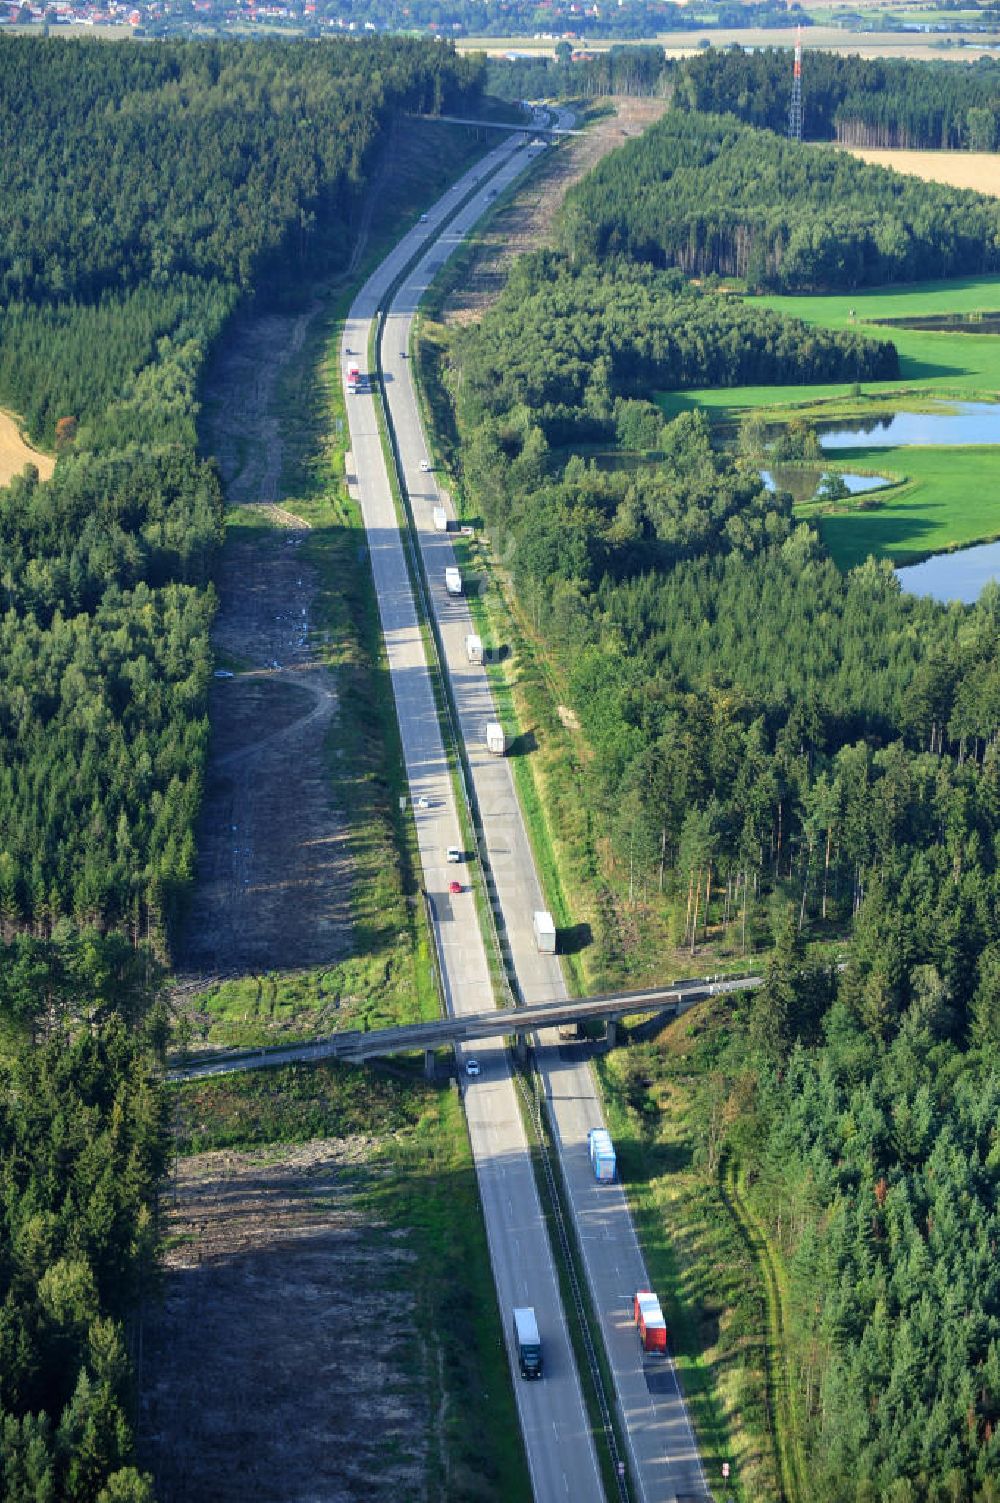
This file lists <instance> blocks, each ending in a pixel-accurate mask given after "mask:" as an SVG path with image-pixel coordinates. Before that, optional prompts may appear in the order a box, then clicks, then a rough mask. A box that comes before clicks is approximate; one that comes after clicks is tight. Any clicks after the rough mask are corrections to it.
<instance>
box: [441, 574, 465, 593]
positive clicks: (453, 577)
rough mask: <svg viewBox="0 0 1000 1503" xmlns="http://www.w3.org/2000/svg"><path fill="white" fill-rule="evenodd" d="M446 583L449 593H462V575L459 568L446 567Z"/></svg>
mask: <svg viewBox="0 0 1000 1503" xmlns="http://www.w3.org/2000/svg"><path fill="white" fill-rule="evenodd" d="M444 583H445V589H446V590H447V591H448V594H449V595H461V593H462V576H461V574H460V573H459V572H458V570H457V569H445V571H444Z"/></svg>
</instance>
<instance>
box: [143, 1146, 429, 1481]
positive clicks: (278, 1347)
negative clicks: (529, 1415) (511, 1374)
mask: <svg viewBox="0 0 1000 1503" xmlns="http://www.w3.org/2000/svg"><path fill="white" fill-rule="evenodd" d="M371 1149H372V1140H370V1139H367V1138H350V1139H343V1140H333V1139H317V1140H314V1141H313V1142H311V1143H307V1144H305V1145H303V1146H302V1147H297V1148H282V1149H281V1150H274V1149H270V1150H260V1151H251V1152H239V1153H237V1152H229V1151H223V1152H214V1153H206V1154H200V1155H198V1156H196V1157H193V1158H188V1159H182V1160H181V1161H180V1163H179V1165H178V1168H177V1171H176V1174H175V1177H174V1179H173V1181H172V1184H171V1186H170V1190H169V1192H168V1194H167V1195H166V1196H165V1197H164V1199H165V1209H166V1220H167V1225H166V1232H167V1239H168V1243H167V1245H168V1249H169V1250H168V1252H167V1255H166V1258H165V1270H164V1289H163V1301H162V1304H161V1305H160V1306H159V1307H158V1308H156V1309H153V1310H151V1311H148V1312H147V1315H146V1320H145V1329H144V1361H143V1366H144V1374H143V1378H144V1384H143V1402H142V1411H141V1415H140V1424H139V1451H140V1457H141V1462H142V1465H143V1466H144V1467H148V1468H149V1469H150V1470H151V1471H152V1472H153V1474H154V1476H155V1478H156V1490H157V1498H158V1499H159V1500H160V1503H209V1500H211V1503H245V1500H247V1499H250V1498H252V1499H254V1500H255V1503H271V1500H274V1503H356V1500H366V1503H368V1500H371V1503H378V1500H381V1499H386V1500H388V1499H394V1500H399V1499H404V1498H405V1499H407V1500H410V1499H412V1500H417V1499H420V1498H421V1497H423V1496H424V1491H425V1488H424V1476H425V1470H426V1457H427V1444H428V1435H429V1433H430V1429H431V1422H432V1416H431V1413H430V1406H429V1403H428V1399H427V1387H426V1385H425V1383H424V1381H423V1378H424V1369H425V1363H426V1360H427V1357H426V1354H425V1352H424V1351H423V1348H422V1344H421V1342H420V1339H419V1337H418V1334H417V1332H416V1329H415V1326H414V1323H413V1320H412V1302H411V1300H410V1298H409V1297H408V1294H407V1282H408V1268H409V1264H410V1263H411V1262H412V1259H413V1256H414V1254H413V1253H412V1252H411V1250H410V1249H409V1248H408V1246H407V1238H406V1233H405V1232H402V1233H400V1232H399V1231H398V1230H397V1231H395V1232H393V1233H392V1234H390V1235H387V1234H386V1231H385V1228H383V1227H381V1226H380V1225H379V1224H378V1222H377V1221H376V1220H375V1218H374V1217H373V1216H371V1215H369V1214H366V1213H363V1212H362V1211H361V1210H359V1208H358V1205H357V1203H356V1197H355V1195H354V1191H355V1189H356V1187H357V1186H358V1185H359V1184H362V1183H364V1182H366V1181H368V1180H370V1178H371V1176H372V1175H373V1174H374V1173H377V1169H375V1168H374V1167H373V1165H372V1164H371V1162H370V1160H371Z"/></svg>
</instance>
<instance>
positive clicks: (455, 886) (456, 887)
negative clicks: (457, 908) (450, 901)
mask: <svg viewBox="0 0 1000 1503" xmlns="http://www.w3.org/2000/svg"><path fill="white" fill-rule="evenodd" d="M448 891H449V892H450V893H456V892H461V891H462V884H461V882H449V883H448Z"/></svg>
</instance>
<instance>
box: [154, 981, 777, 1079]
mask: <svg viewBox="0 0 1000 1503" xmlns="http://www.w3.org/2000/svg"><path fill="white" fill-rule="evenodd" d="M763 979H764V978H763V977H762V976H752V975H751V976H704V977H701V978H699V979H697V980H693V981H675V982H674V983H673V984H672V985H670V986H666V987H653V988H650V989H647V990H644V991H635V992H608V993H604V994H603V995H599V996H595V997H575V998H572V999H570V1000H567V1001H558V1002H534V1003H529V1004H527V1005H526V1006H524V1007H516V1008H510V1007H508V1008H492V1009H491V1010H490V1011H489V1012H479V1013H466V1014H464V1015H461V1016H458V1017H450V1018H434V1019H432V1020H431V1021H430V1022H427V1023H405V1024H402V1025H401V1026H399V1027H394V1028H377V1029H373V1030H372V1031H371V1032H367V1033H366V1032H362V1031H361V1030H359V1029H345V1031H344V1032H343V1033H332V1034H328V1035H327V1036H326V1037H324V1038H321V1039H312V1040H310V1041H309V1042H308V1043H302V1044H288V1045H282V1046H279V1047H277V1048H273V1049H261V1050H257V1051H255V1052H254V1053H247V1052H246V1051H242V1052H240V1053H238V1054H236V1053H233V1054H225V1055H221V1054H217V1055H213V1056H212V1057H211V1058H210V1059H201V1060H196V1061H194V1062H192V1063H191V1064H189V1065H181V1066H177V1067H175V1068H174V1069H172V1070H169V1071H168V1072H167V1074H166V1079H167V1080H169V1081H179V1080H199V1079H203V1078H204V1077H206V1076H211V1075H230V1074H234V1073H236V1072H238V1071H243V1070H264V1069H268V1068H274V1067H276V1066H279V1065H289V1064H309V1063H312V1062H314V1061H316V1060H324V1059H340V1060H344V1061H346V1062H347V1063H349V1064H362V1063H363V1062H364V1061H365V1060H367V1059H385V1058H387V1057H388V1056H390V1055H393V1054H413V1053H415V1052H416V1051H419V1050H423V1052H424V1058H425V1067H426V1069H427V1072H428V1074H433V1064H434V1054H435V1051H436V1050H438V1049H441V1048H444V1047H447V1046H449V1045H454V1044H465V1045H468V1044H474V1043H480V1042H482V1041H483V1040H484V1039H495V1038H505V1037H508V1036H510V1035H513V1037H514V1039H515V1041H516V1046H517V1048H518V1049H519V1050H520V1051H522V1052H523V1051H524V1050H525V1049H526V1047H527V1041H528V1036H529V1034H533V1033H537V1032H539V1031H540V1030H541V1029H544V1028H560V1027H567V1026H568V1025H570V1024H574V1023H575V1024H579V1023H590V1022H595V1021H596V1022H604V1023H606V1024H607V1026H608V1041H609V1043H611V1044H614V1042H615V1025H616V1023H617V1021H618V1019H619V1018H624V1017H632V1016H634V1015H635V1014H638V1013H662V1014H666V1015H668V1016H670V1017H679V1016H680V1014H681V1013H683V1012H687V1010H688V1008H690V1007H693V1006H694V1004H695V1003H696V1002H701V1001H702V1000H703V999H704V998H705V997H713V996H718V995H721V994H723V993H727V992H741V991H750V990H752V989H753V988H754V987H757V986H760V985H761V983H762V981H763Z"/></svg>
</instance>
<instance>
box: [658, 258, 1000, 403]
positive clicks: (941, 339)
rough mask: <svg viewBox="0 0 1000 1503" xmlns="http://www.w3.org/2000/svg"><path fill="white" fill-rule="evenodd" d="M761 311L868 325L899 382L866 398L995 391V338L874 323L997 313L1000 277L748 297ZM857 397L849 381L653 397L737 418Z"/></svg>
mask: <svg viewBox="0 0 1000 1503" xmlns="http://www.w3.org/2000/svg"><path fill="white" fill-rule="evenodd" d="M751 301H754V302H760V303H761V304H762V305H763V306H764V307H766V308H774V309H776V310H777V311H778V312H780V313H787V314H788V315H789V316H790V317H792V318H801V319H802V321H803V322H804V323H807V324H818V325H822V326H823V327H824V328H829V329H847V328H856V327H858V326H859V325H860V326H863V325H865V324H873V325H874V327H873V329H872V333H873V334H877V335H879V336H880V337H882V338H885V337H886V336H887V335H888V336H889V337H890V338H891V339H892V340H893V341H894V343H895V345H896V348H897V349H898V350H899V367H900V374H899V379H898V380H897V381H882V382H878V383H874V384H872V385H866V386H865V387H864V388H863V391H862V392H861V395H863V396H864V397H866V398H867V397H871V396H873V395H875V394H882V393H885V394H887V395H888V396H890V397H891V398H892V399H893V400H894V401H896V402H898V401H899V399H900V398H901V397H902V396H904V395H906V396H909V395H911V394H919V393H922V392H926V393H927V394H928V395H929V396H934V397H945V396H959V397H964V398H969V397H973V396H983V397H991V396H996V395H998V394H1000V338H998V337H997V336H996V335H994V334H966V333H958V334H953V333H928V332H927V331H926V330H922V329H902V328H898V327H893V328H886V327H885V325H882V324H876V323H875V320H877V319H896V318H919V317H921V316H922V315H924V314H931V313H938V314H940V313H995V312H997V311H998V310H1000V277H996V276H991V277H959V278H956V279H954V280H953V281H948V282H915V283H913V284H912V285H911V286H908V287H899V286H895V287H877V288H866V289H864V290H863V291H858V292H849V293H837V294H832V295H829V296H825V295H785V296H774V297H762V298H759V299H758V298H755V299H751ZM855 394H856V387H855V385H854V384H853V383H850V382H840V383H833V384H831V385H819V386H732V387H700V388H698V389H696V390H693V391H672V392H660V393H657V395H656V401H657V402H659V404H660V406H661V407H662V409H663V411H664V412H665V413H666V414H667V416H670V417H672V416H674V415H675V414H676V413H678V412H688V411H691V410H692V409H693V408H696V407H706V408H711V409H712V410H713V411H716V412H720V413H724V412H731V413H733V414H734V415H735V414H736V413H738V412H739V411H741V410H742V409H743V408H746V407H781V406H792V405H794V406H796V407H804V406H809V405H812V404H815V403H819V402H832V401H836V400H838V399H843V398H847V397H851V396H853V395H855Z"/></svg>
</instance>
